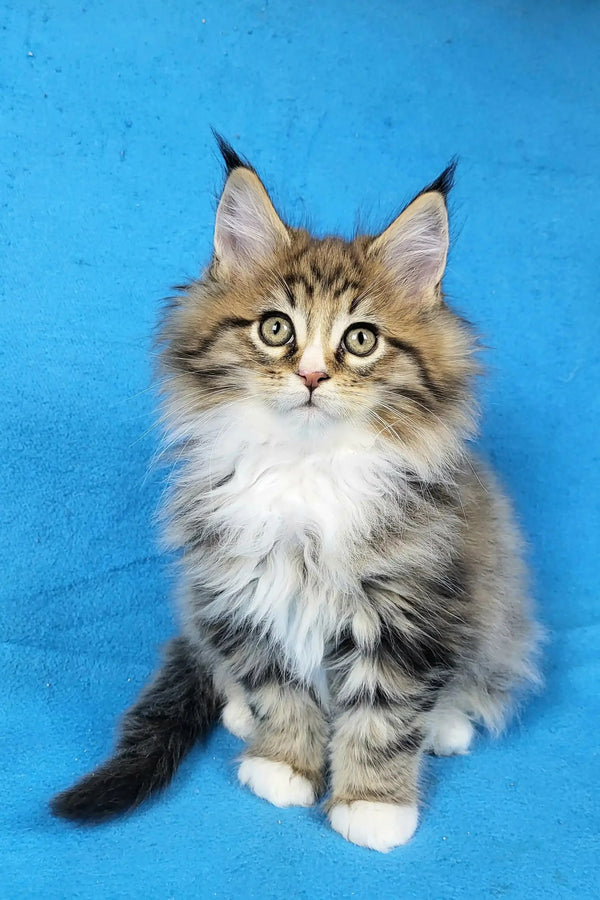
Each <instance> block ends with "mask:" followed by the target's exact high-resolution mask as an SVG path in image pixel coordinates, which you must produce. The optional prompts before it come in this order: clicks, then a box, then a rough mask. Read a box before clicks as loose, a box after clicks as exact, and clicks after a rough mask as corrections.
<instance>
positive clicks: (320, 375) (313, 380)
mask: <svg viewBox="0 0 600 900" xmlns="http://www.w3.org/2000/svg"><path fill="white" fill-rule="evenodd" d="M298 377H299V378H303V379H304V384H305V385H306V387H307V388H308V389H309V391H311V393H312V391H314V389H315V388H316V387H318V386H319V384H320V383H321V382H322V381H327V379H328V378H329V375H328V374H327V372H306V373H305V374H301V373H300V372H298Z"/></svg>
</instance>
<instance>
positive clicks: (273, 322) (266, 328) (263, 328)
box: [258, 316, 294, 347]
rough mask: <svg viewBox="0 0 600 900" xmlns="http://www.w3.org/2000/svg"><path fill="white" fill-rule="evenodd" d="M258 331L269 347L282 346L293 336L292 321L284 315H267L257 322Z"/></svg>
mask: <svg viewBox="0 0 600 900" xmlns="http://www.w3.org/2000/svg"><path fill="white" fill-rule="evenodd" d="M258 332H259V335H260V337H261V338H262V340H263V341H264V342H265V344H268V345H269V346H270V347H283V345H284V344H287V343H289V342H290V341H291V340H293V337H294V329H293V326H292V323H291V322H290V321H289V319H288V318H287V317H286V316H267V317H266V318H265V319H263V320H262V322H261V323H260V324H259V328H258Z"/></svg>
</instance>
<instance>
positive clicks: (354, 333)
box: [343, 325, 377, 356]
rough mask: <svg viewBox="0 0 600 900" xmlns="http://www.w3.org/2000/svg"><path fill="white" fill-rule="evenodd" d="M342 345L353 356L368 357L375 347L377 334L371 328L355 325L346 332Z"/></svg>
mask: <svg viewBox="0 0 600 900" xmlns="http://www.w3.org/2000/svg"><path fill="white" fill-rule="evenodd" d="M343 345H344V347H345V348H346V350H348V351H349V352H350V353H353V354H354V355H355V356H368V355H369V354H370V353H372V352H373V350H374V349H375V347H376V346H377V332H376V331H375V330H374V329H372V328H367V327H366V326H365V327H361V326H360V325H356V326H355V327H354V328H349V329H348V331H347V332H346V334H345V337H344V339H343Z"/></svg>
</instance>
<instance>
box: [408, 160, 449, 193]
mask: <svg viewBox="0 0 600 900" xmlns="http://www.w3.org/2000/svg"><path fill="white" fill-rule="evenodd" d="M457 165H458V157H456V156H454V157H453V158H452V159H451V160H450V163H449V165H447V166H446V168H445V169H444V171H443V172H442V174H441V175H438V177H437V178H436V179H435V181H432V182H431V184H428V185H427V187H424V188H423V190H422V191H419V193H418V194H417V197H420V196H421V194H428V193H429V192H430V191H437V192H438V194H441V195H442V197H443V198H444V200H446V199H447V197H448V194H449V193H450V191H451V190H452V188H453V187H454V173H455V172H456V167H457ZM415 200H416V197H415Z"/></svg>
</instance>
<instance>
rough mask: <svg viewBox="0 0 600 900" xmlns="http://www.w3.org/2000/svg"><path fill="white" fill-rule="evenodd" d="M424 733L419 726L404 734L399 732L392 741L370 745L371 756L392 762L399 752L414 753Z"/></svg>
mask: <svg viewBox="0 0 600 900" xmlns="http://www.w3.org/2000/svg"><path fill="white" fill-rule="evenodd" d="M423 738H424V734H423V732H422V731H421V729H420V728H414V729H413V730H411V731H407V732H405V733H404V734H399V735H398V736H397V737H396V738H394V740H393V741H390V743H389V744H386V745H385V746H383V747H371V748H369V750H370V756H371V758H373V757H377V759H378V760H379V761H382V762H383V761H385V762H392V761H393V760H394V759H395V758H396V757H397V756H399V755H400V754H401V753H416V752H417V750H419V748H420V747H421V744H422V743H423Z"/></svg>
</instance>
